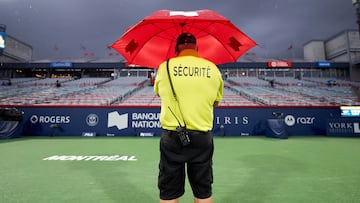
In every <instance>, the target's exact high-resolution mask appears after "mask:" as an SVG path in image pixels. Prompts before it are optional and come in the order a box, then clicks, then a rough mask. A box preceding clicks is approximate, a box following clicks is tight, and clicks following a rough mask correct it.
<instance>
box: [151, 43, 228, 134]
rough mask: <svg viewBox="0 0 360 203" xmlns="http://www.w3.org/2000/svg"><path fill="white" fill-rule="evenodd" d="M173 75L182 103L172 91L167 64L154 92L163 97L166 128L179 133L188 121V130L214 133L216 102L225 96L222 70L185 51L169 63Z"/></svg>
mask: <svg viewBox="0 0 360 203" xmlns="http://www.w3.org/2000/svg"><path fill="white" fill-rule="evenodd" d="M169 72H170V76H171V80H172V83H173V87H174V90H175V93H176V96H177V100H178V103H177V102H176V100H175V99H174V96H173V93H172V91H171V86H170V82H169V79H168V74H167V69H166V61H165V62H163V63H162V64H160V66H159V69H158V71H157V74H156V79H155V84H154V92H155V93H156V94H158V95H159V96H160V98H161V113H160V123H161V126H162V128H164V129H167V130H175V129H176V127H177V126H179V122H180V123H181V125H182V126H184V121H185V123H186V127H187V129H190V130H198V131H210V130H211V129H212V127H213V118H214V112H213V111H214V107H213V105H214V102H215V101H217V102H220V101H221V99H222V95H223V86H224V84H223V80H222V77H221V73H220V71H219V69H218V67H217V66H216V65H215V64H213V63H212V62H210V61H208V60H206V59H203V58H201V57H199V55H198V53H197V52H196V51H195V50H192V49H185V50H183V51H182V52H181V53H180V54H179V56H177V57H174V58H171V59H170V60H169ZM179 107H180V109H181V111H180V109H179ZM177 120H178V121H177Z"/></svg>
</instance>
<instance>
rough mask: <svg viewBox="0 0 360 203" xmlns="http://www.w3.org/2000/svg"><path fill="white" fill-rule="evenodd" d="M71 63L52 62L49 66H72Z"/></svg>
mask: <svg viewBox="0 0 360 203" xmlns="http://www.w3.org/2000/svg"><path fill="white" fill-rule="evenodd" d="M72 67H73V63H71V62H52V63H50V68H72Z"/></svg>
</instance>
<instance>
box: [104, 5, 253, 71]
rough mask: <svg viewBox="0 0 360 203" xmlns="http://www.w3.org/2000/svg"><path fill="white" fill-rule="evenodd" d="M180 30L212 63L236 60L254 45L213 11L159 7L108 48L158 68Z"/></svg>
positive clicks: (134, 61) (168, 55)
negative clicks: (190, 36)
mask: <svg viewBox="0 0 360 203" xmlns="http://www.w3.org/2000/svg"><path fill="white" fill-rule="evenodd" d="M183 32H188V33H191V34H193V35H194V36H195V37H196V39H197V45H198V51H199V54H200V56H202V57H204V58H206V59H208V60H210V61H212V62H213V63H215V64H222V63H227V62H236V61H237V59H238V58H239V57H240V56H241V55H242V54H244V53H245V52H246V51H247V50H249V49H250V48H252V47H254V46H255V45H256V43H255V42H254V41H253V40H252V39H250V38H249V37H248V36H246V34H244V33H243V32H242V31H240V30H239V29H238V28H237V27H236V26H235V25H234V24H232V23H231V22H230V21H229V20H228V19H226V18H225V17H224V16H222V15H220V14H218V13H216V12H215V11H212V10H198V11H170V10H160V11H157V12H155V13H153V14H151V15H149V16H147V17H146V18H145V19H143V20H142V21H140V22H139V23H138V24H136V25H134V26H132V27H130V28H129V29H128V30H127V31H126V32H125V33H124V34H123V35H122V36H121V37H120V38H119V39H118V40H116V41H115V42H114V43H113V44H112V45H111V47H112V48H113V49H115V50H116V51H118V52H119V53H120V54H121V55H122V56H123V57H124V58H125V59H126V60H127V62H128V63H129V64H135V65H140V66H145V67H153V68H157V67H158V66H159V65H160V63H161V62H163V61H165V60H166V59H167V58H171V57H173V56H175V52H174V50H175V43H176V38H177V37H178V35H179V34H181V33H183Z"/></svg>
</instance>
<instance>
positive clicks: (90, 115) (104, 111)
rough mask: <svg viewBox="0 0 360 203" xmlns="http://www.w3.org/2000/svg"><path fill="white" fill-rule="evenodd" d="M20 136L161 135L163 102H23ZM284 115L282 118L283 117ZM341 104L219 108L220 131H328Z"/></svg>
mask: <svg viewBox="0 0 360 203" xmlns="http://www.w3.org/2000/svg"><path fill="white" fill-rule="evenodd" d="M19 109H20V110H21V111H23V112H24V117H23V120H22V121H21V123H19V125H18V130H17V133H19V134H18V136H20V135H21V136H89V137H91V136H142V137H148V136H160V135H161V124H160V121H159V119H160V108H131V107H130V108H114V107H104V108H86V107H83V108H82V107H78V108H65V107H62V108H58V107H47V108H39V107H37V108H33V107H23V108H21V107H19ZM279 115H280V118H279ZM329 118H330V119H340V118H341V110H340V108H327V107H325V108H306V107H303V108H302V107H296V108H293V107H283V108H280V107H278V108H228V107H227V108H216V109H215V110H214V124H213V131H212V132H213V134H214V135H215V136H253V135H265V134H266V132H268V131H269V125H268V121H269V119H282V120H283V122H284V124H285V126H284V130H285V131H286V132H284V133H286V134H287V135H288V136H296V135H326V133H327V130H328V129H327V128H328V125H329V124H328V122H327V120H328V119H329Z"/></svg>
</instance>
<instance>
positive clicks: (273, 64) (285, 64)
mask: <svg viewBox="0 0 360 203" xmlns="http://www.w3.org/2000/svg"><path fill="white" fill-rule="evenodd" d="M291 66H292V64H291V61H269V62H268V67H269V68H291Z"/></svg>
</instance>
